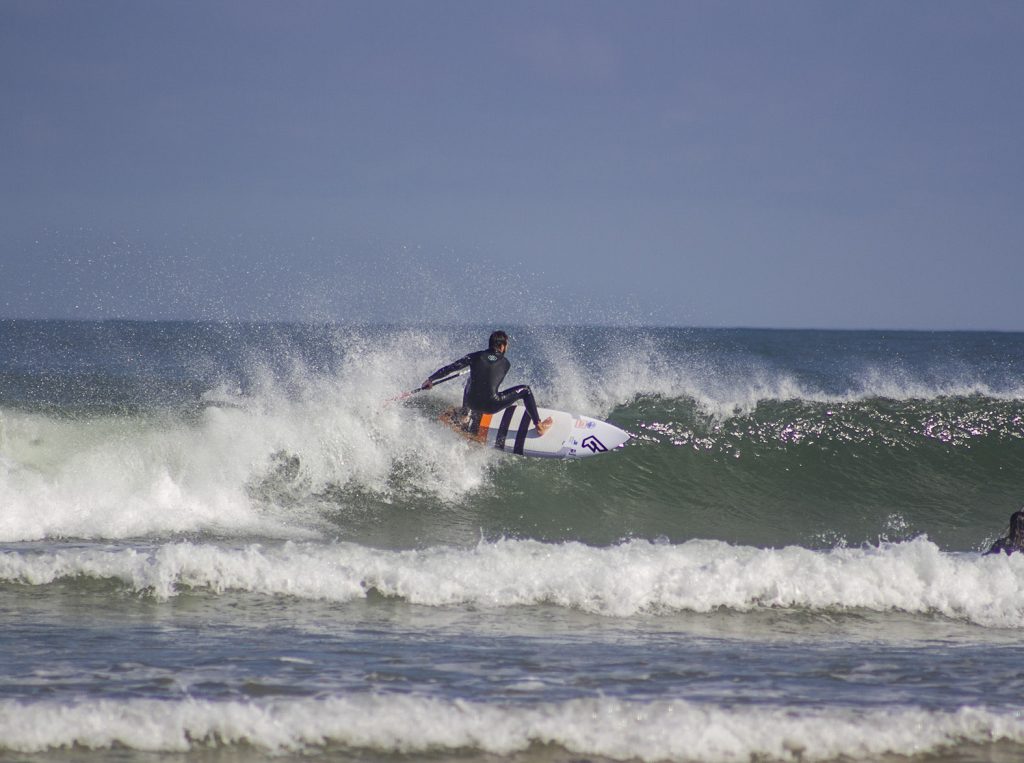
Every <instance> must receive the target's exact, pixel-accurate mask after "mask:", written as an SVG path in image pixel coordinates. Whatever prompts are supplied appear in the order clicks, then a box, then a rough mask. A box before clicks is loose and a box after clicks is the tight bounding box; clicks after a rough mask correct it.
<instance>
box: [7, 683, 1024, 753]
mask: <svg viewBox="0 0 1024 763" xmlns="http://www.w3.org/2000/svg"><path fill="white" fill-rule="evenodd" d="M998 741H1011V742H1016V743H1021V742H1024V719H1021V718H1020V715H1019V713H1000V712H992V711H988V710H982V709H968V708H965V709H962V710H959V711H956V712H937V711H928V710H920V709H905V708H898V709H890V708H877V709H852V708H851V709H844V708H828V709H814V708H800V709H794V708H781V707H743V706H738V707H735V708H721V707H717V706H710V705H702V704H694V703H690V702H685V701H678V700H663V701H655V702H636V701H624V700H618V699H613V698H593V699H577V700H570V701H566V702H562V703H551V702H545V703H537V704H532V705H521V704H519V705H507V704H490V703H480V702H468V701H461V700H455V701H451V700H441V699H435V698H430V697H420V696H412V695H351V696H342V697H327V698H318V699H313V698H299V699H269V700H261V701H249V702H247V701H221V702H215V701H202V700H195V699H181V700H176V701H161V700H146V699H136V700H119V701H115V700H98V701H84V700H83V701H77V702H53V701H43V702H21V701H14V700H3V701H0V750H9V751H14V752H20V753H33V752H41V751H45V750H51V749H55V748H68V747H71V746H73V745H75V746H79V747H83V748H88V749H99V750H104V749H111V748H114V747H127V748H129V749H133V750H143V751H152V752H169V753H184V752H189V751H190V750H195V749H207V748H209V747H211V746H213V747H224V746H235V745H242V744H244V745H247V746H250V747H253V748H256V749H258V750H262V751H266V752H270V753H280V752H290V751H303V752H306V753H315V752H316V751H318V750H321V751H325V750H330V749H336V748H339V747H340V748H348V749H357V750H368V751H376V752H385V753H405V754H411V753H426V752H431V753H437V752H456V751H459V752H464V751H481V752H485V753H491V754H497V755H510V754H515V753H519V752H523V751H526V750H528V749H529V748H530V747H531V746H533V745H556V746H558V747H560V748H562V749H564V750H566V751H568V752H571V753H573V754H577V755H600V756H604V757H607V758H612V759H615V760H630V759H639V760H644V761H655V760H681V761H691V760H703V761H722V762H723V763H732V762H733V761H747V760H751V759H768V760H829V759H835V758H839V757H846V758H850V759H872V758H877V757H878V756H881V755H888V754H892V755H919V754H921V753H928V752H939V751H941V750H944V749H949V748H954V747H957V746H963V745H977V746H984V745H990V744H992V743H994V742H998Z"/></svg>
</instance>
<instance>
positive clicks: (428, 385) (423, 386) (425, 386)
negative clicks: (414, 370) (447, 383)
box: [420, 379, 434, 389]
mask: <svg viewBox="0 0 1024 763" xmlns="http://www.w3.org/2000/svg"><path fill="white" fill-rule="evenodd" d="M433 386H434V382H432V381H430V379H427V380H426V381H425V382H423V384H421V385H420V389H430V388H431V387H433Z"/></svg>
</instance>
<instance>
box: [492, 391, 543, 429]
mask: <svg viewBox="0 0 1024 763" xmlns="http://www.w3.org/2000/svg"><path fill="white" fill-rule="evenodd" d="M517 400H522V401H523V405H525V406H526V412H527V413H528V414H529V415H530V419H531V420H532V421H533V425H534V426H535V427H537V431H538V432H539V433H540V434H542V435H543V434H544V433H545V432H546V431H547V430H548V427H550V426H551V417H550V416H549V417H548V418H546V419H544V421H541V420H540V413H539V412H538V411H537V401H536V400H534V399H533V390H531V389H530V388H529V387H528V386H526V385H525V384H520V385H518V386H516V387H509V388H508V389H503V390H502V391H501V392H499V393H498V394H497V401H498V402H500V403H501V407H502V408H507V407H508V406H510V405H512V404H514V403H515V402H516V401H517Z"/></svg>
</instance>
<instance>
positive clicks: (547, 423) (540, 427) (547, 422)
mask: <svg viewBox="0 0 1024 763" xmlns="http://www.w3.org/2000/svg"><path fill="white" fill-rule="evenodd" d="M554 423H555V420H554V419H552V418H551V417H550V416H548V417H547V418H546V419H544V420H543V421H542V422H540V423H539V424H537V434H538V435H540V436H541V437H543V436H544V433H545V432H547V431H548V430H549V429H551V425H552V424H554Z"/></svg>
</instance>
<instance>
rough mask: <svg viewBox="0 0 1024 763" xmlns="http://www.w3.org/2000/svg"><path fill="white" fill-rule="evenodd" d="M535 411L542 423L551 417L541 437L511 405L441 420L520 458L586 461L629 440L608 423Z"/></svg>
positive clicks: (518, 408) (526, 416)
mask: <svg viewBox="0 0 1024 763" xmlns="http://www.w3.org/2000/svg"><path fill="white" fill-rule="evenodd" d="M537 410H538V412H539V413H540V418H541V421H543V420H544V419H546V418H547V417H548V416H550V417H551V418H552V424H551V428H550V429H548V431H547V432H545V433H544V435H543V437H542V436H540V435H538V434H537V430H536V429H534V427H533V423H532V422H531V421H530V416H529V414H527V412H526V408H525V407H523V406H522V405H513V406H510V407H508V408H506V409H505V410H503V411H498V412H497V413H495V414H489V413H483V414H479V413H475V414H473V415H472V416H471V417H470V420H469V422H467V423H465V424H463V423H460V422H458V421H457V420H456V418H457V417H456V416H455V414H456V411H454V410H452V411H449V412H447V413H446V414H445V415H443V416H442V417H441V420H442V421H444V423H445V424H447V425H448V426H450V427H452V428H453V429H455V431H457V432H459V433H460V434H463V435H465V436H466V437H468V438H469V439H471V440H475V441H476V442H479V443H481V444H483V445H487V446H490V447H492V448H497V449H498V450H503V451H505V452H506V453H516V454H519V455H521V456H539V457H541V458H588V457H590V456H596V455H598V454H599V453H607V452H609V451H612V450H615V449H616V448H620V447H622V445H624V444H625V442H626V440H628V439H629V434H628V433H627V432H623V431H622V430H621V429H619V428H618V427H617V426H614V425H612V424H609V423H608V422H607V421H601V420H600V419H592V418H590V417H589V416H577V415H575V414H572V413H566V412H565V411H553V410H551V409H549V408H538V409H537Z"/></svg>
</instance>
